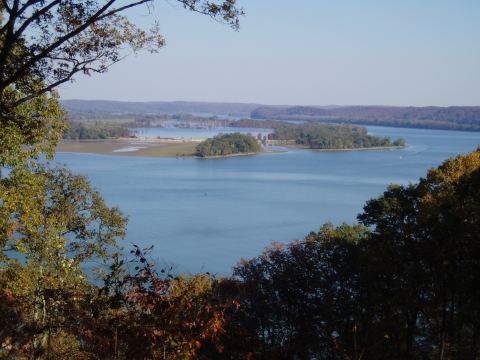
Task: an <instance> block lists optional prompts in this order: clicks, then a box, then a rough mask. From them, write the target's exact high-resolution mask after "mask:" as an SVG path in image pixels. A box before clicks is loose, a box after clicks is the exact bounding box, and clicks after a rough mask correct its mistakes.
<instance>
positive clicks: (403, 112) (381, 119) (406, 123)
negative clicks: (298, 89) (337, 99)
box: [251, 106, 480, 131]
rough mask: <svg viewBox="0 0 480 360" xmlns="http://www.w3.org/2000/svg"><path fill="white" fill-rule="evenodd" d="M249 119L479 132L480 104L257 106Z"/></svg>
mask: <svg viewBox="0 0 480 360" xmlns="http://www.w3.org/2000/svg"><path fill="white" fill-rule="evenodd" d="M251 117H252V119H271V118H275V119H277V120H301V121H315V122H333V123H351V124H361V125H376V126H392V127H412V128H422V129H442V130H463V131H480V107H478V106H451V107H445V108H442V107H435V106H429V107H391V106H345V107H337V108H334V109H325V108H317V107H311V106H295V107H290V108H284V107H282V108H276V107H267V106H264V107H260V108H258V109H256V110H254V111H252V113H251Z"/></svg>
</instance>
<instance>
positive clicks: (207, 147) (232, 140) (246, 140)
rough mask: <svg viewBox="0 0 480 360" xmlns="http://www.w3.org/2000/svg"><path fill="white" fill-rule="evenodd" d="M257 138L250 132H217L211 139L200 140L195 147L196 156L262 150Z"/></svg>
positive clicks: (252, 152) (257, 151) (244, 153)
mask: <svg viewBox="0 0 480 360" xmlns="http://www.w3.org/2000/svg"><path fill="white" fill-rule="evenodd" d="M262 151H263V150H262V147H261V146H260V144H259V142H258V140H257V139H255V138H254V137H253V136H252V135H251V134H247V135H245V134H241V133H239V132H236V133H231V134H218V135H217V136H214V137H213V138H211V139H207V140H205V141H202V142H201V143H200V144H198V145H197V147H196V153H195V155H196V156H199V157H216V156H230V155H248V154H256V153H259V152H262Z"/></svg>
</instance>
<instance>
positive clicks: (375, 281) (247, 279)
mask: <svg viewBox="0 0 480 360" xmlns="http://www.w3.org/2000/svg"><path fill="white" fill-rule="evenodd" d="M479 181H480V150H477V151H474V152H472V153H470V154H468V155H465V156H464V155H460V156H458V157H456V158H455V159H448V160H446V161H445V162H444V163H443V164H442V165H441V166H439V167H438V168H436V169H431V170H429V172H428V174H427V176H426V178H422V179H420V182H419V183H418V184H410V185H409V186H399V185H391V186H390V187H389V188H388V189H387V191H385V192H384V193H383V195H381V196H380V197H378V198H376V199H371V200H369V201H368V202H367V204H366V205H365V208H364V212H363V213H362V214H359V216H358V219H359V220H360V221H361V222H362V225H354V226H348V225H346V224H343V225H342V226H340V227H337V228H334V227H333V225H332V224H325V225H324V226H323V227H322V229H320V232H318V233H310V234H309V235H308V236H307V237H306V238H305V239H304V240H302V241H295V242H294V243H291V244H288V245H282V244H274V245H273V246H272V247H270V248H267V249H266V250H265V251H264V253H263V254H262V255H260V256H259V257H257V258H254V259H252V260H248V261H247V260H242V262H240V263H239V264H238V265H237V266H236V267H235V268H234V275H235V276H236V278H232V279H230V280H229V281H225V282H224V284H225V285H224V287H223V288H221V290H222V291H223V294H224V296H226V297H228V296H230V297H233V298H236V299H238V301H240V303H241V304H242V307H240V308H238V309H236V308H233V309H230V310H229V312H228V315H229V317H230V318H231V323H230V324H232V325H231V327H232V328H229V327H228V326H227V328H226V329H227V331H229V332H231V333H235V332H236V333H238V334H241V333H242V331H243V336H244V337H245V338H246V339H247V341H246V343H244V344H243V346H244V349H248V351H249V352H250V353H252V354H255V357H256V358H259V359H270V358H276V359H278V358H284V359H311V358H316V359H343V358H348V359H360V358H362V359H442V360H446V359H473V358H476V357H478V353H479V351H480V317H479V312H478V304H479V302H480V290H479V287H478V286H477V285H478V284H479V283H480V275H479V274H480V261H479V258H480V247H479V244H480V227H479V226H480V224H479V221H478V219H479V218H480V216H479V215H480V214H479V207H478V204H479V203H480V201H479V200H480V193H479V189H480V183H479ZM365 226H368V228H367V227H365Z"/></svg>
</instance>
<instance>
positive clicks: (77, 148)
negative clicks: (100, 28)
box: [55, 138, 408, 159]
mask: <svg viewBox="0 0 480 360" xmlns="http://www.w3.org/2000/svg"><path fill="white" fill-rule="evenodd" d="M202 141H203V140H201V139H188V140H185V139H151V138H119V139H98V140H97V139H95V140H60V142H59V143H58V145H57V146H56V148H55V149H56V151H57V152H59V153H81V154H97V155H111V156H143V157H168V158H191V159H219V158H227V157H233V156H251V155H261V154H272V153H281V152H285V151H287V150H285V151H282V150H269V149H265V148H263V149H262V150H263V151H261V152H258V153H249V154H229V155H226V156H207V157H200V156H194V155H193V154H194V153H195V151H196V147H197V145H198V144H199V143H200V142H202ZM267 144H272V145H277V146H282V147H285V148H287V149H293V150H312V151H318V152H334V151H358V150H360V151H365V150H390V149H404V148H406V147H408V146H381V147H370V148H352V149H311V148H309V147H306V146H303V145H293V144H282V142H280V141H278V140H270V141H269V142H267Z"/></svg>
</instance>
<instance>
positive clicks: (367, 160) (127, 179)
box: [56, 127, 480, 275]
mask: <svg viewBox="0 0 480 360" xmlns="http://www.w3.org/2000/svg"><path fill="white" fill-rule="evenodd" d="M196 131H200V130H196ZM208 131H209V130H205V132H208ZM369 131H370V133H372V134H374V135H378V136H382V137H383V136H391V137H392V139H397V138H398V137H403V138H405V139H406V140H407V144H408V145H409V147H408V148H405V149H395V150H369V151H338V152H316V151H310V150H287V149H285V148H281V149H283V150H287V151H286V152H283V153H275V154H264V155H256V156H241V157H232V158H221V159H164V158H142V157H119V156H106V155H87V154H65V153H63V154H62V153H59V154H57V157H56V161H58V162H60V163H67V164H68V165H69V166H70V168H71V169H72V170H73V171H74V172H76V173H84V174H88V176H89V177H90V180H91V182H92V184H93V185H94V186H95V187H97V188H100V189H101V191H102V194H103V196H104V197H105V198H106V200H107V203H108V204H109V205H110V206H119V207H120V208H121V209H122V210H123V211H124V213H125V214H128V215H129V216H130V221H129V225H128V236H127V239H126V240H125V242H123V245H124V246H125V249H126V250H129V249H130V242H133V243H136V244H139V245H141V246H144V247H146V246H150V245H154V246H155V247H154V249H155V252H154V256H155V257H156V258H157V259H158V260H159V261H162V260H164V261H166V262H169V263H173V264H176V265H177V266H178V267H177V271H179V272H183V271H189V272H197V271H200V270H202V269H203V271H210V272H212V273H217V274H219V275H229V274H230V271H231V266H232V265H235V264H236V263H237V262H238V261H239V260H240V259H241V258H242V257H244V258H252V257H254V256H256V255H258V254H260V253H261V252H262V250H263V249H264V247H265V246H268V245H269V244H270V243H271V241H272V240H275V241H280V242H289V241H292V240H293V239H295V238H299V239H300V238H303V237H304V236H305V235H307V234H308V233H309V232H310V231H318V229H319V228H320V226H321V225H322V224H323V223H325V222H327V221H332V222H333V223H334V224H335V225H339V224H341V223H342V222H347V223H353V222H355V220H356V215H357V214H358V213H359V212H361V211H362V208H363V205H364V204H365V201H366V200H368V199H369V198H371V197H376V196H378V195H379V194H381V193H382V192H383V191H384V190H385V189H386V187H387V186H388V185H389V184H391V183H398V184H404V185H406V184H408V183H409V182H417V181H418V179H419V177H421V176H425V174H426V171H427V170H428V169H429V168H431V167H433V166H438V165H439V164H440V163H441V162H442V161H443V160H444V159H446V158H448V157H452V156H456V155H458V154H459V153H464V154H465V153H467V152H470V151H472V150H474V149H475V148H476V147H477V146H478V144H479V143H480V133H467V132H451V131H433V130H415V129H395V128H383V127H369ZM257 132H258V130H257ZM252 133H254V132H252ZM271 148H272V147H269V149H271Z"/></svg>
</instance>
